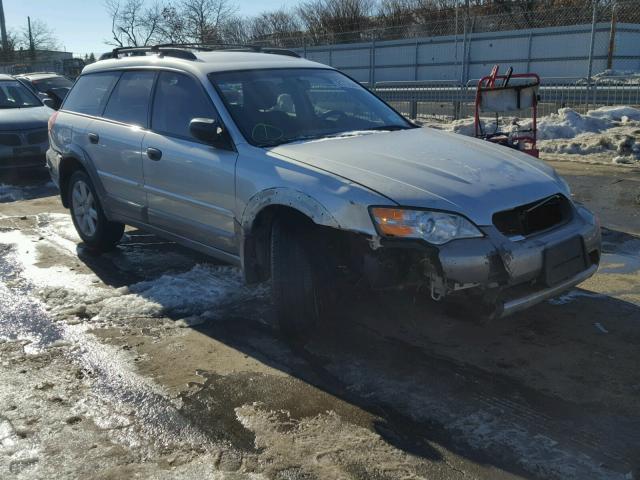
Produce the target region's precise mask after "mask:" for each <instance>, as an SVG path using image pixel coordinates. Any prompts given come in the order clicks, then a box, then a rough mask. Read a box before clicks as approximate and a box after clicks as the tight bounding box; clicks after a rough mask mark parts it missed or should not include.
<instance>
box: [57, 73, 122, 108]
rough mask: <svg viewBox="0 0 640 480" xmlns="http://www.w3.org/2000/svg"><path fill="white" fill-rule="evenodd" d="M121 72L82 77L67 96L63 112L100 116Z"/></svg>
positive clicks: (92, 74)
mask: <svg viewBox="0 0 640 480" xmlns="http://www.w3.org/2000/svg"><path fill="white" fill-rule="evenodd" d="M120 75H121V72H102V73H91V74H88V75H83V76H81V77H80V78H79V79H78V80H77V81H76V83H75V85H74V86H73V88H72V89H71V91H70V92H69V94H68V95H67V98H66V99H65V102H64V105H63V106H62V109H63V110H67V111H70V112H77V113H84V114H86V115H95V116H98V115H100V114H101V113H102V111H103V110H104V106H105V104H106V103H107V100H108V99H109V94H110V93H111V90H112V89H113V86H114V85H115V84H116V82H117V81H118V79H119V78H120Z"/></svg>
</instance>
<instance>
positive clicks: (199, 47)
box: [99, 43, 300, 60]
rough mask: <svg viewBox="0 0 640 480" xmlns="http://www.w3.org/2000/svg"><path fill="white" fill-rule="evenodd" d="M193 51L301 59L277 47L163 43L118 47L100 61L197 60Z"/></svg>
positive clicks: (104, 55)
mask: <svg viewBox="0 0 640 480" xmlns="http://www.w3.org/2000/svg"><path fill="white" fill-rule="evenodd" d="M193 50H196V51H201V52H212V51H216V50H222V51H225V50H226V51H232V52H245V51H249V52H256V53H270V54H274V55H286V56H289V57H298V58H299V57H300V55H298V54H297V53H296V52H294V51H293V50H287V49H286V48H277V47H261V46H259V45H247V44H241V43H237V44H236V43H212V44H207V43H162V44H158V45H149V46H145V47H117V48H114V49H113V50H112V51H111V52H107V53H103V54H102V55H100V58H99V60H106V59H109V58H120V56H121V55H125V56H138V55H140V56H142V55H146V54H147V52H149V53H155V54H158V55H160V56H164V55H166V56H168V57H177V58H182V59H185V60H196V59H197V57H196V56H195V54H194V53H193Z"/></svg>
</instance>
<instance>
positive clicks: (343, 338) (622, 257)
mask: <svg viewBox="0 0 640 480" xmlns="http://www.w3.org/2000/svg"><path fill="white" fill-rule="evenodd" d="M561 168H562V165H561ZM566 169H567V172H566V173H567V174H568V178H569V181H570V183H571V184H572V187H574V191H576V193H577V194H578V197H579V199H581V200H583V201H585V202H587V203H588V204H589V205H590V206H591V207H592V208H593V209H594V210H596V211H597V212H598V213H599V214H600V216H601V218H602V221H603V225H604V226H605V229H604V230H603V240H604V255H603V263H602V267H601V269H600V271H599V273H598V274H597V275H596V276H595V277H594V278H592V279H590V280H589V281H587V282H585V283H584V284H583V285H581V286H580V287H579V288H577V289H575V290H573V291H571V292H568V293H567V294H565V295H563V296H561V297H558V298H556V299H553V300H551V301H550V302H547V303H544V304H542V305H539V306H537V307H534V308H532V309H530V310H528V311H526V312H524V313H522V314H520V315H517V316H514V317H511V318H508V319H505V320H500V321H496V322H492V323H489V324H487V325H481V324H479V323H478V322H476V321H475V320H473V319H472V318H469V317H468V316H465V315H464V314H461V313H457V314H453V313H451V312H449V311H447V310H446V309H445V308H443V307H442V306H440V305H434V304H432V303H430V302H428V301H427V300H426V299H425V298H423V297H422V296H419V295H415V294H413V295H409V294H406V293H405V294H399V293H385V294H383V295H380V294H378V295H372V294H369V293H366V292H361V293H359V294H358V295H357V296H356V298H353V299H351V301H349V302H347V303H345V304H344V305H343V308H342V309H341V312H340V313H339V314H338V315H337V316H336V318H334V319H331V321H328V322H327V324H325V325H323V326H322V328H319V329H318V331H316V332H312V333H311V334H310V337H311V338H312V341H310V342H309V343H307V344H306V345H299V344H291V343H289V342H287V341H286V340H285V339H284V338H283V337H282V336H281V335H280V332H279V331H278V329H277V327H276V326H275V322H274V320H273V318H272V312H271V307H270V303H269V295H268V286H258V287H246V286H244V285H243V283H242V281H241V277H240V274H239V272H238V271H237V270H236V269H234V268H231V267H228V266H225V265H223V264H220V263H218V262H215V261H212V260H211V259H209V258H207V257H204V256H201V255H199V254H197V253H194V252H191V251H189V250H186V249H184V248H182V247H179V246H177V245H175V244H173V243H170V242H166V241H163V240H161V239H158V238H157V237H154V236H152V235H149V234H146V233H145V232H141V231H137V230H129V231H127V233H126V236H125V238H124V240H123V242H122V244H121V245H120V246H119V247H118V249H117V250H116V251H114V252H111V253H109V254H105V255H100V256H96V255H92V254H91V253H90V252H87V251H86V250H85V249H84V248H83V246H82V245H81V243H80V241H79V239H78V237H77V236H76V234H75V232H74V230H73V226H72V224H71V221H70V218H69V216H68V213H66V211H65V210H64V209H63V208H62V206H61V205H60V202H59V200H58V199H57V197H56V196H55V194H54V192H53V190H55V189H54V187H53V186H52V185H50V184H48V183H47V181H46V179H42V178H37V179H27V180H24V181H22V182H20V183H18V184H16V183H15V182H14V183H12V184H11V185H7V184H6V183H5V184H3V185H0V198H2V199H3V200H2V203H1V204H0V375H1V376H2V379H3V381H2V386H1V387H0V478H18V479H39V478H74V479H75V478H109V479H112V478H113V479H115V478H185V479H191V478H193V479H196V478H197V479H201V478H213V479H352V478H353V479H385V480H386V479H412V478H415V479H418V478H425V479H427V478H428V479H432V478H436V479H438V478H442V479H457V478H480V479H510V478H545V479H546V478H557V479H569V478H575V479H584V478H603V479H609V478H610V479H633V478H638V477H639V476H640V461H639V459H640V354H639V353H638V352H639V351H640V350H639V348H638V347H639V346H640V237H638V236H636V235H637V233H638V232H639V231H640V230H638V229H637V227H638V225H637V216H634V215H635V213H636V211H637V208H638V206H637V205H636V204H634V200H633V199H634V198H635V197H633V195H631V194H632V193H633V192H630V191H629V188H626V189H623V190H622V191H621V193H620V195H619V196H618V197H615V198H613V199H612V198H611V196H612V195H613V193H612V191H611V189H609V192H608V193H607V194H606V195H605V193H604V192H602V193H599V190H598V189H596V188H594V185H601V183H602V182H603V181H606V182H610V183H611V184H618V183H620V182H619V181H618V180H620V178H622V179H623V180H624V181H625V182H633V181H636V179H637V178H636V177H638V176H639V174H638V173H637V172H632V171H630V170H629V169H627V170H619V169H616V168H611V169H602V168H600V167H598V170H597V171H593V172H592V173H591V174H590V175H589V174H588V175H578V174H577V172H576V171H575V170H574V169H573V167H572V166H567V167H566ZM634 176H635V177H634ZM603 179H604V180H603ZM589 182H591V183H589ZM0 183H3V182H2V181H0ZM601 190H602V189H601ZM587 193H588V194H587ZM638 193H639V194H640V191H639V192H638ZM630 195H631V196H630ZM629 199H631V200H629ZM611 204H614V205H615V208H612V207H611ZM625 215H626V216H625ZM625 218H626V219H627V220H626V221H625Z"/></svg>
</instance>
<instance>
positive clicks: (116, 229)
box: [68, 170, 124, 252]
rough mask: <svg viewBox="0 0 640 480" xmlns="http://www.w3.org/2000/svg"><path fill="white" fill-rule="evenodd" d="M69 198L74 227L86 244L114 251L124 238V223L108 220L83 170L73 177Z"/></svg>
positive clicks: (101, 250)
mask: <svg viewBox="0 0 640 480" xmlns="http://www.w3.org/2000/svg"><path fill="white" fill-rule="evenodd" d="M68 195H69V198H68V202H69V203H68V205H69V208H70V210H71V218H72V220H73V225H74V226H75V227H76V231H77V232H78V235H80V238H82V241H83V242H84V243H85V244H86V245H87V246H88V247H90V248H91V249H93V250H97V251H100V252H106V251H109V250H112V249H113V248H114V247H115V246H116V245H117V244H118V242H119V241H120V239H121V238H122V234H123V233H124V224H122V223H117V222H110V221H109V220H107V217H106V216H105V215H104V211H103V210H102V206H101V205H100V201H99V199H98V195H97V194H96V190H95V187H94V186H93V183H92V182H91V179H90V178H89V176H88V175H87V174H86V173H85V172H83V171H82V170H77V171H76V172H74V173H73V175H71V178H70V179H69V189H68Z"/></svg>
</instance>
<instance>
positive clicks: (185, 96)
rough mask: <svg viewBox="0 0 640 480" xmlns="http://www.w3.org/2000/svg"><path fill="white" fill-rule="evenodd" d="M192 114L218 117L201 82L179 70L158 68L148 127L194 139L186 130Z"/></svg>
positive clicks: (156, 130) (193, 116)
mask: <svg viewBox="0 0 640 480" xmlns="http://www.w3.org/2000/svg"><path fill="white" fill-rule="evenodd" d="M194 118H213V119H217V118H218V115H217V113H216V111H215V109H214V107H213V105H212V104H211V100H210V99H209V96H208V95H207V94H206V92H205V91H204V89H203V88H202V85H200V83H199V82H198V81H196V80H194V79H193V78H191V77H189V76H187V75H184V74H182V73H173V72H160V77H159V78H158V85H157V87H156V93H155V98H154V101H153V113H152V118H151V128H152V129H153V130H154V131H155V132H158V133H163V134H165V135H170V136H173V137H180V138H187V139H190V140H194V141H195V139H194V138H193V137H192V136H191V133H190V132H189V122H191V120H193V119H194Z"/></svg>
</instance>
